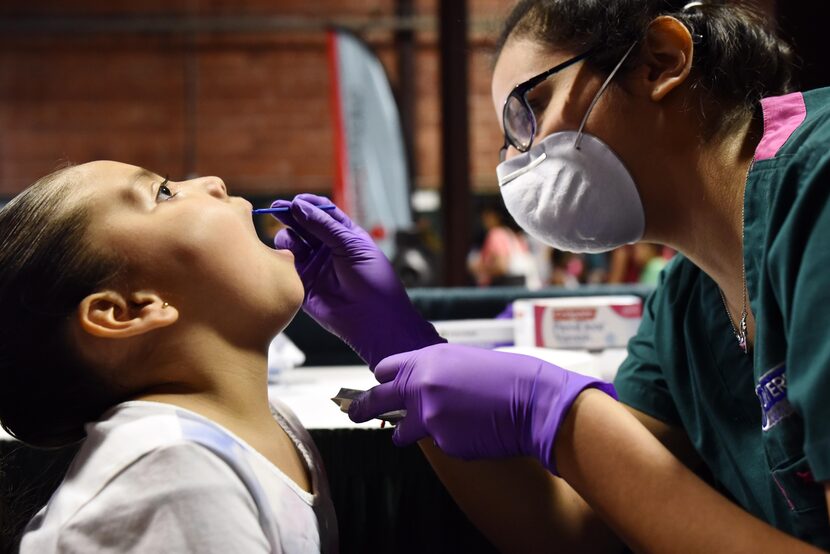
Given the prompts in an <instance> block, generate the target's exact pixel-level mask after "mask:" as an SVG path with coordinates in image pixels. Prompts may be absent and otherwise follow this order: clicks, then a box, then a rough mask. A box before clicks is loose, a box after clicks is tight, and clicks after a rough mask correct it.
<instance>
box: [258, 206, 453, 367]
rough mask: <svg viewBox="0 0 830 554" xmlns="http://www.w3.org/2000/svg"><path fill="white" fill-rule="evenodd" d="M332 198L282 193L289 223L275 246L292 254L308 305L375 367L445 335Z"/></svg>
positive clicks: (281, 216) (285, 219) (284, 219)
mask: <svg viewBox="0 0 830 554" xmlns="http://www.w3.org/2000/svg"><path fill="white" fill-rule="evenodd" d="M324 204H331V201H330V200H329V199H328V198H325V197H322V196H316V195H313V194H299V195H297V196H296V197H295V198H294V200H292V201H291V202H289V201H288V200H277V201H276V202H274V203H273V204H272V207H288V208H289V211H288V212H287V213H284V214H278V215H275V217H277V218H278V219H279V220H280V221H282V222H283V223H284V224H286V225H287V226H288V227H289V228H288V229H283V230H282V231H280V232H279V233H278V234H277V236H276V237H275V238H274V246H275V247H276V248H279V249H288V250H290V251H291V252H292V253H293V254H294V260H295V266H296V268H297V272H298V273H299V274H300V278H301V279H302V282H303V286H304V287H305V301H304V303H303V309H304V310H305V311H306V313H308V314H309V315H310V316H311V317H312V318H314V319H315V320H316V321H317V322H318V323H320V325H322V326H323V327H324V328H325V329H326V330H328V331H329V332H331V333H333V334H334V335H336V336H338V337H339V338H340V339H342V340H343V341H344V342H345V343H346V344H348V345H349V346H350V347H351V348H352V349H353V350H354V351H355V352H357V354H358V355H359V356H360V357H361V358H363V360H364V361H365V362H366V363H368V364H369V367H370V368H371V369H372V370H374V368H375V366H376V365H377V364H378V362H380V361H381V360H382V359H383V358H385V357H387V356H390V355H392V354H396V353H398V352H406V351H409V350H415V349H418V348H423V347H424V346H429V345H432V344H437V343H441V342H446V341H445V340H444V339H442V338H441V337H440V336H439V335H438V333H437V332H436V331H435V328H434V327H433V326H432V325H431V324H430V323H429V322H427V321H426V320H424V318H423V317H421V315H420V314H419V313H418V312H417V311H416V310H415V307H414V306H413V305H412V302H411V301H410V300H409V296H407V294H406V290H405V289H404V287H403V284H402V283H401V281H400V279H398V276H397V275H396V274H395V271H394V269H393V268H392V264H390V263H389V260H387V259H386V256H384V254H383V252H382V251H381V250H380V248H378V246H377V245H376V244H375V242H374V241H373V240H372V238H371V237H370V236H369V234H368V233H366V231H364V230H363V229H361V228H360V227H359V226H358V225H355V224H354V223H353V222H352V220H351V219H349V217H348V216H347V215H346V214H345V213H343V212H342V211H341V210H340V209H339V208H335V209H334V210H331V211H330V212H328V213H327V212H325V211H323V210H321V209H319V208H318V207H317V206H320V205H324Z"/></svg>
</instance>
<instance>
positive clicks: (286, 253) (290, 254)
mask: <svg viewBox="0 0 830 554" xmlns="http://www.w3.org/2000/svg"><path fill="white" fill-rule="evenodd" d="M274 253H275V254H276V255H277V256H282V257H284V258H286V259H289V260H291V261H292V262H293V261H294V253H293V252H291V250H274Z"/></svg>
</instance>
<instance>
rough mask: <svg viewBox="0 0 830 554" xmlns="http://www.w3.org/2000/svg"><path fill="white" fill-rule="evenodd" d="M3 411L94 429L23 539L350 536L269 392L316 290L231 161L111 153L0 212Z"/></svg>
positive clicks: (259, 544)
mask: <svg viewBox="0 0 830 554" xmlns="http://www.w3.org/2000/svg"><path fill="white" fill-rule="evenodd" d="M0 237H2V238H1V239H0V328H2V329H3V334H2V337H0V375H2V378H3V386H2V387H0V422H2V425H3V427H4V428H5V429H6V430H7V431H8V432H9V433H11V434H12V435H14V436H16V437H17V438H19V439H20V440H22V441H24V442H27V443H29V444H32V445H36V446H44V447H49V446H58V445H64V444H68V443H71V442H75V441H78V440H80V439H82V438H83V437H84V436H86V440H85V441H84V443H83V445H82V446H81V449H80V451H79V453H78V455H77V457H76V459H75V460H74V462H73V464H72V466H71V467H70V469H69V471H68V473H67V475H66V478H65V479H64V481H63V483H62V484H61V486H60V487H59V488H58V490H57V492H55V494H54V495H53V497H52V499H51V500H50V501H49V503H48V505H47V506H46V507H45V508H44V509H42V510H41V511H40V512H39V513H38V514H37V515H36V516H35V517H34V519H33V520H32V521H31V522H30V523H29V525H28V527H27V528H26V530H25V532H24V534H23V536H22V539H21V543H20V551H21V552H22V553H29V552H37V553H39V554H40V553H48V552H58V551H60V552H93V551H94V552H222V553H227V552H245V553H249V552H320V551H323V552H333V551H336V550H337V526H336V520H335V518H334V512H333V508H332V504H331V500H330V498H329V496H328V491H327V482H326V477H325V474H324V471H323V468H322V466H321V464H320V459H319V454H318V453H317V451H316V449H315V448H314V445H313V443H312V442H311V439H310V437H309V435H308V433H307V432H306V431H305V429H303V428H302V426H301V425H300V424H299V422H298V421H297V420H296V418H295V417H294V416H293V415H292V414H291V413H290V412H289V411H288V410H287V409H286V408H285V407H282V406H280V405H278V404H276V405H275V404H272V403H270V402H269V399H268V389H267V380H266V379H267V375H266V373H267V363H266V356H267V350H268V344H269V341H270V340H271V338H272V337H273V336H274V335H275V334H277V333H278V332H279V331H280V330H281V329H283V328H284V327H285V326H286V325H287V324H288V322H289V321H290V320H291V318H292V317H293V316H294V314H295V313H296V311H297V310H298V308H299V306H300V305H301V303H302V300H303V286H302V283H301V282H300V279H299V277H298V275H297V272H296V270H295V269H294V259H293V255H292V254H291V253H290V252H287V251H279V250H274V249H272V248H269V247H267V246H265V245H263V244H262V243H261V242H260V240H259V239H258V238H257V235H256V232H255V229H254V226H253V223H252V218H251V204H250V203H249V202H247V201H246V200H244V199H242V198H239V197H233V196H228V193H227V190H226V188H225V185H224V183H223V182H222V180H221V179H219V178H216V177H204V178H199V179H193V180H189V181H183V182H171V181H168V180H167V179H163V178H161V177H159V176H158V175H156V174H154V173H152V172H150V171H147V170H145V169H141V168H138V167H134V166H131V165H126V164H122V163H116V162H110V161H99V162H92V163H88V164H84V165H80V166H75V167H70V168H67V169H63V170H61V171H57V172H55V173H53V174H51V175H48V176H46V177H44V178H42V179H40V180H39V181H37V182H36V183H35V184H34V185H32V186H31V187H30V188H29V189H27V190H26V191H24V192H23V193H22V194H20V195H19V196H18V197H16V198H15V199H14V200H12V201H11V202H10V203H9V204H8V205H7V206H6V207H4V208H3V209H2V211H0Z"/></svg>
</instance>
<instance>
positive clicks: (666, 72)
mask: <svg viewBox="0 0 830 554" xmlns="http://www.w3.org/2000/svg"><path fill="white" fill-rule="evenodd" d="M640 57H641V63H642V65H641V67H640V70H635V71H634V72H633V73H634V76H633V78H634V79H635V80H636V86H637V88H639V89H640V90H641V92H642V93H643V95H644V96H647V97H649V98H651V100H652V101H654V102H659V101H661V100H662V99H663V98H664V97H665V96H666V95H667V94H668V93H669V92H671V91H673V90H674V89H676V88H677V87H678V86H680V85H682V84H683V83H684V82H685V81H686V79H687V78H688V77H689V73H690V72H691V70H692V59H693V57H694V42H693V41H692V35H691V33H690V32H689V29H688V28H687V27H686V26H685V25H683V23H681V22H680V21H678V20H677V19H675V18H674V17H671V16H668V15H664V16H660V17H658V18H656V19H655V20H654V21H652V22H651V24H650V25H649V27H648V30H647V31H646V36H645V38H644V39H643V46H642V48H641V49H640Z"/></svg>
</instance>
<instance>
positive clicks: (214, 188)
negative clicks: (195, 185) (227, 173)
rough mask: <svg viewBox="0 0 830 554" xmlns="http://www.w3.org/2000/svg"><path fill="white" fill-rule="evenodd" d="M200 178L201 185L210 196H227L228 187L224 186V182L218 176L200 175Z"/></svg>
mask: <svg viewBox="0 0 830 554" xmlns="http://www.w3.org/2000/svg"><path fill="white" fill-rule="evenodd" d="M200 180H201V181H202V185H203V186H204V187H205V190H206V191H207V192H208V194H210V195H211V196H215V197H216V198H219V199H222V200H224V199H225V198H227V197H228V189H227V187H226V186H225V182H224V181H222V179H220V178H219V177H202V178H201V179H200Z"/></svg>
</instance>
